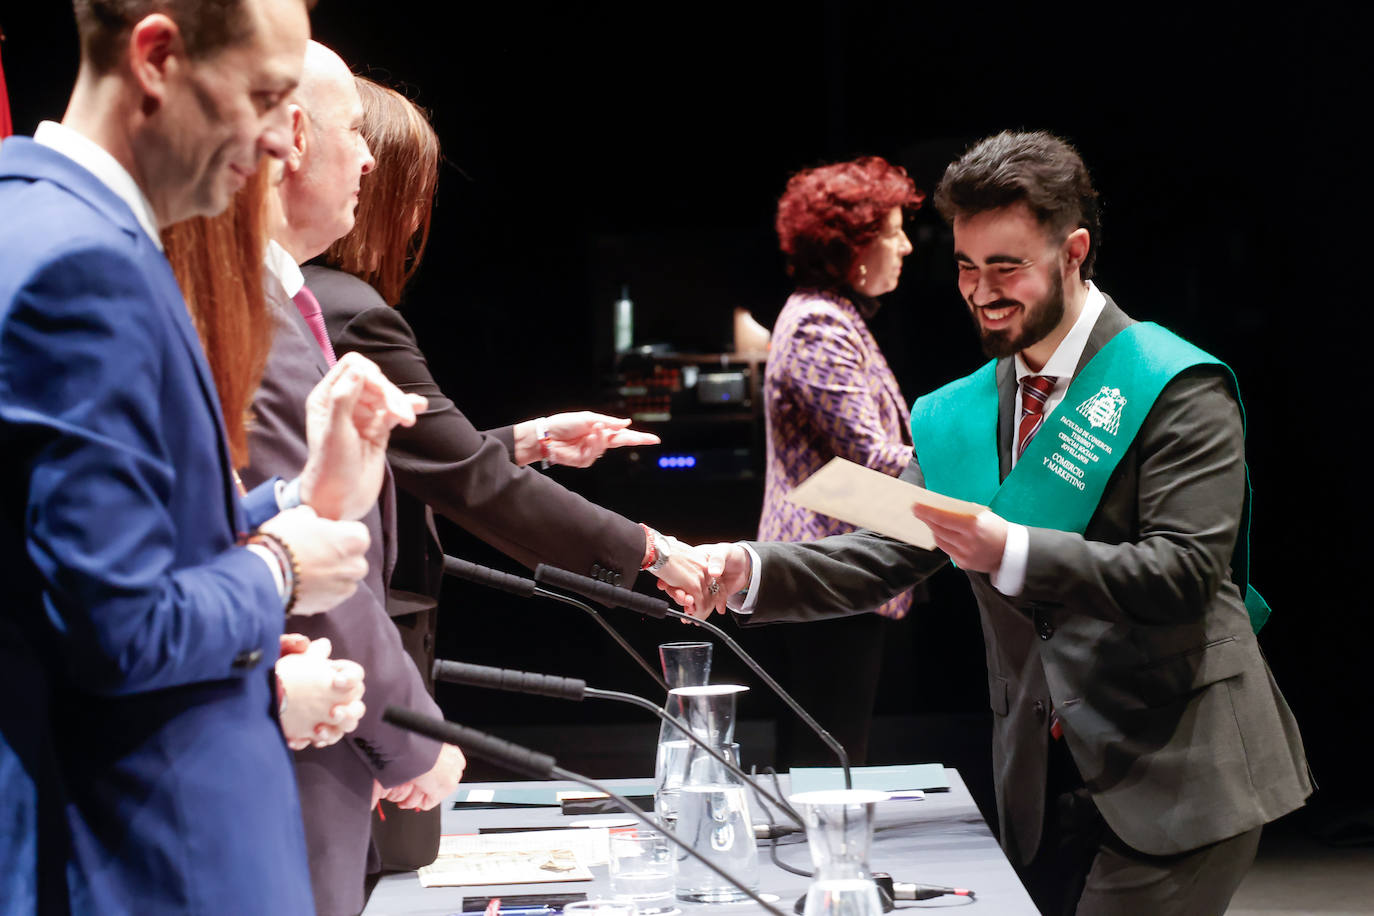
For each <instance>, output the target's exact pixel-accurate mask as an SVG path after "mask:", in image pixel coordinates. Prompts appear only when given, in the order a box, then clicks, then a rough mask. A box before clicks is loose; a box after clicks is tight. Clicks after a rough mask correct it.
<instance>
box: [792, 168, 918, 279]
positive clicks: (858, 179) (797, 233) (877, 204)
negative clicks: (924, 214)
mask: <svg viewBox="0 0 1374 916" xmlns="http://www.w3.org/2000/svg"><path fill="white" fill-rule="evenodd" d="M925 198H926V196H925V194H923V193H922V192H920V191H918V190H916V183H915V182H913V181H912V180H911V178H910V177H909V176H908V175H907V173H906V169H904V168H902V167H901V166H898V165H892V164H891V163H889V162H888V161H887V160H886V159H884V158H882V157H881V156H863V157H861V158H859V159H854V160H852V161H850V162H836V163H833V164H831V165H822V166H819V167H817V168H814V169H805V170H803V171H800V172H798V173H797V174H795V175H793V176H792V178H791V179H790V180H789V181H788V182H787V190H785V191H783V193H782V197H781V198H780V199H779V200H778V218H777V223H776V225H777V229H778V244H779V246H780V247H781V248H782V251H783V253H784V254H786V255H787V272H788V273H789V274H791V275H792V277H793V278H794V279H795V280H796V281H797V285H798V286H802V287H814V288H817V289H847V288H848V287H849V273H850V270H851V269H852V268H853V266H854V261H855V259H856V258H857V257H858V255H859V252H860V251H862V250H863V248H864V246H865V245H867V244H868V243H869V242H871V241H873V240H874V239H875V238H877V237H878V233H879V232H880V231H881V230H882V225H883V220H884V219H886V218H887V215H888V214H889V213H891V212H892V208H893V207H901V208H902V209H904V210H914V209H916V208H917V207H919V206H920V205H921V201H923V200H925Z"/></svg>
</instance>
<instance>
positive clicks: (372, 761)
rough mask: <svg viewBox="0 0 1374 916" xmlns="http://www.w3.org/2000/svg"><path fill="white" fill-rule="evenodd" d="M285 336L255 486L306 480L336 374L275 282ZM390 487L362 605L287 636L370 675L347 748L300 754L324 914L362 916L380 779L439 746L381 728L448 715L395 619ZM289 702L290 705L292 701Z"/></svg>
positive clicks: (275, 353) (261, 422)
mask: <svg viewBox="0 0 1374 916" xmlns="http://www.w3.org/2000/svg"><path fill="white" fill-rule="evenodd" d="M268 287H269V295H268V299H269V301H270V303H271V305H272V313H273V317H274V320H275V322H276V336H275V338H274V340H273V343H272V352H271V354H270V355H269V356H268V359H267V367H266V369H265V371H264V373H263V380H262V386H261V387H260V388H259V389H258V393H257V396H256V397H255V398H254V400H253V423H252V426H251V430H250V437H249V447H250V452H249V453H250V456H251V462H252V463H251V466H250V467H249V468H248V470H247V471H245V473H244V479H245V481H256V480H258V479H261V478H266V477H271V476H286V475H288V474H290V475H294V474H297V473H299V471H300V469H301V468H302V467H303V466H304V465H305V459H306V456H307V453H308V449H307V446H306V439H305V399H306V396H307V395H308V394H309V393H310V391H311V389H312V388H314V386H315V384H316V383H317V382H319V380H320V379H321V378H322V377H323V376H324V374H325V373H326V372H327V371H328V365H327V364H326V363H325V361H324V356H323V354H322V353H321V352H320V348H319V345H318V344H317V343H316V342H315V338H314V337H313V336H312V335H311V333H310V329H309V328H308V327H307V326H306V324H305V321H304V320H303V319H302V318H301V316H300V313H299V312H298V311H297V310H296V307H295V305H293V304H292V303H291V301H290V300H289V299H287V298H286V295H285V293H284V292H282V291H281V287H280V286H279V285H278V284H277V283H276V282H275V281H274V280H270V279H269V281H268ZM389 489H390V481H388V482H387V485H386V487H384V493H383V500H382V503H381V505H379V506H376V507H374V508H373V509H372V510H371V511H370V512H369V513H368V514H367V515H366V516H365V517H364V518H363V519H362V521H363V523H364V524H366V525H367V528H368V533H369V534H370V535H371V537H372V543H371V546H370V548H369V550H368V554H367V563H368V575H367V578H366V579H365V580H364V581H363V583H362V584H360V585H359V587H358V591H357V592H356V593H354V595H353V597H351V598H349V599H348V600H347V601H345V602H343V603H342V604H340V605H339V606H338V607H336V608H334V609H332V610H330V611H328V612H327V613H324V614H317V615H315V616H312V617H291V618H290V619H288V621H287V629H288V630H289V631H292V632H297V633H304V634H305V635H307V636H309V637H310V638H311V639H318V638H319V637H322V636H327V637H329V639H330V641H331V642H332V643H333V646H334V656H335V657H336V658H348V659H352V660H354V661H356V662H358V663H359V664H361V665H362V666H363V668H364V670H365V671H366V677H367V689H366V694H365V695H364V697H363V702H364V703H366V704H367V714H366V715H365V716H364V717H363V720H362V722H361V723H360V724H359V726H358V729H357V731H355V732H353V733H352V734H351V735H348V736H346V737H345V738H344V739H343V740H341V741H339V742H338V743H337V744H335V745H333V746H331V747H327V748H323V749H319V750H317V749H315V748H308V749H306V750H303V751H298V752H296V773H297V782H298V785H299V787H300V794H301V809H302V812H303V814H304V816H305V833H306V844H307V846H308V848H309V852H310V873H311V879H312V882H313V884H314V887H315V906H316V910H317V911H318V914H319V916H335V914H354V913H358V912H360V911H361V910H362V908H363V882H364V878H365V877H366V874H367V855H368V846H369V835H370V831H371V826H370V825H371V818H372V813H371V804H370V803H371V800H372V781H373V780H374V779H376V780H377V781H378V782H380V783H381V784H382V785H383V786H386V787H388V788H389V787H391V786H396V785H399V784H401V783H403V782H406V781H408V780H411V779H414V778H415V777H416V776H419V775H421V774H422V773H425V772H427V771H428V770H429V769H430V768H431V767H433V766H434V762H435V760H436V759H437V758H438V755H439V745H438V744H437V743H435V742H433V741H430V740H429V739H427V738H421V737H419V736H418V735H414V734H411V733H410V732H406V731H402V730H401V729H398V728H396V727H394V726H391V725H387V724H386V723H384V722H382V721H381V714H382V711H383V710H385V709H386V707H387V706H388V705H391V704H395V705H398V706H405V707H407V708H410V709H414V710H417V711H419V712H422V713H424V714H425V715H432V716H438V715H439V714H440V713H439V708H438V706H437V705H435V703H434V701H433V699H431V698H430V696H429V692H428V691H427V690H426V688H425V682H424V680H423V679H422V678H421V676H420V672H419V671H418V670H417V669H416V667H415V664H414V663H413V662H412V661H411V659H410V658H409V657H408V656H407V655H406V653H405V651H404V649H403V648H402V646H401V640H400V637H399V636H398V634H397V632H396V628H395V627H393V626H392V625H391V621H390V619H389V617H388V616H387V613H386V606H385V600H386V599H385V595H386V585H385V583H386V577H387V575H388V573H389V572H390V567H391V563H390V561H389V559H388V552H390V553H391V554H392V555H394V550H393V551H389V546H390V544H391V542H392V536H391V534H390V532H389V530H388V527H387V525H386V524H385V523H384V520H383V516H382V506H383V505H386V504H387V503H389V501H390V492H389ZM287 700H288V702H289V701H290V698H289V697H288V698H287Z"/></svg>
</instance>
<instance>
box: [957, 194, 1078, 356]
mask: <svg viewBox="0 0 1374 916" xmlns="http://www.w3.org/2000/svg"><path fill="white" fill-rule="evenodd" d="M1080 235H1081V236H1082V238H1081V239H1080V238H1079V236H1080ZM1085 240H1086V233H1085V232H1084V230H1081V229H1080V230H1077V231H1076V232H1075V233H1072V234H1071V235H1070V237H1069V238H1068V239H1065V240H1063V241H1060V240H1059V239H1057V238H1055V237H1054V236H1053V235H1051V234H1050V233H1049V232H1048V231H1047V230H1046V229H1045V228H1044V227H1043V226H1041V225H1040V223H1039V221H1037V220H1036V218H1035V216H1034V215H1033V214H1032V213H1031V211H1030V209H1029V208H1028V207H1027V206H1026V205H1025V204H1020V203H1018V204H1014V205H1012V206H1010V207H1004V208H1002V209H999V210H986V211H983V212H981V213H976V214H972V215H970V216H956V217H955V219H954V259H955V262H956V263H957V265H958V270H959V294H960V295H961V296H963V297H964V301H965V302H966V303H967V304H968V307H969V310H970V312H971V314H972V316H973V321H974V324H975V325H977V328H978V334H979V337H980V338H981V340H982V344H983V352H984V353H986V354H987V355H988V356H992V357H997V358H1001V357H1004V356H1011V355H1012V354H1013V353H1017V352H1021V351H1023V350H1027V349H1029V348H1032V347H1034V346H1035V345H1036V344H1039V343H1041V342H1044V341H1055V342H1056V343H1057V340H1056V338H1059V339H1062V337H1063V334H1064V333H1065V332H1066V331H1067V330H1068V325H1069V324H1070V322H1067V321H1066V320H1065V319H1066V314H1065V308H1064V275H1065V271H1066V270H1067V269H1069V268H1070V267H1072V268H1073V269H1074V270H1075V271H1076V270H1077V264H1076V261H1075V260H1074V259H1073V257H1072V256H1071V255H1070V254H1069V251H1070V249H1074V250H1076V249H1077V248H1078V247H1079V246H1080V244H1085ZM1051 352H1053V348H1051Z"/></svg>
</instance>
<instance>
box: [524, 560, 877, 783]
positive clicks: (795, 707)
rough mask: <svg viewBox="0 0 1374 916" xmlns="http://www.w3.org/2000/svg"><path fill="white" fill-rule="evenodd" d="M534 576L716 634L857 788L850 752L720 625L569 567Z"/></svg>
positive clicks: (547, 569)
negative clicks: (776, 697) (799, 722)
mask: <svg viewBox="0 0 1374 916" xmlns="http://www.w3.org/2000/svg"><path fill="white" fill-rule="evenodd" d="M534 579H535V581H536V582H538V583H541V584H544V583H547V584H549V585H555V586H557V587H559V588H566V589H567V590H568V591H572V592H577V593H578V594H579V595H583V596H584V597H587V598H590V599H592V600H593V601H595V602H597V603H598V604H602V605H605V606H607V607H623V608H628V609H629V610H632V611H637V612H639V613H641V614H646V615H648V616H650V617H676V618H678V619H679V620H686V621H690V622H691V623H694V624H696V625H697V626H699V627H704V628H705V629H706V630H708V631H710V632H711V633H714V634H715V635H716V637H717V638H719V639H720V641H721V642H723V643H725V644H726V645H727V646H729V647H730V651H732V652H734V653H735V655H737V656H739V658H740V660H741V661H743V662H744V663H745V664H746V665H748V666H749V670H751V671H753V672H754V673H755V674H756V675H758V677H759V680H761V681H763V682H764V683H765V684H767V685H768V688H769V689H770V690H772V691H773V692H774V693H775V694H777V695H778V697H779V699H781V700H782V701H783V702H784V703H786V704H787V707H788V708H789V709H791V710H792V712H794V713H795V714H796V716H797V718H799V719H801V720H802V722H803V723H805V724H806V727H807V728H809V729H811V730H812V731H813V732H815V733H816V737H818V738H820V739H821V741H822V742H824V743H825V746H826V747H828V748H830V750H831V752H832V753H834V755H835V756H836V757H837V758H838V759H839V761H840V767H841V768H842V769H843V770H844V787H845V788H846V789H852V788H854V779H853V777H852V776H851V775H850V773H849V754H848V753H847V752H846V751H845V749H844V747H843V746H842V745H841V744H840V742H838V741H836V740H835V738H834V737H833V736H832V735H831V734H830V732H828V731H826V730H825V729H824V728H822V727H821V724H820V723H819V722H817V721H816V720H815V719H814V718H812V717H811V714H810V713H808V712H807V711H806V710H805V709H802V707H801V704H800V703H798V702H797V701H796V700H794V699H792V695H791V694H789V693H788V692H787V691H786V690H783V689H782V685H781V684H779V683H778V682H777V681H775V680H773V678H772V677H771V676H769V674H768V672H767V671H764V670H763V668H762V667H761V666H760V665H759V663H758V662H756V661H754V659H753V658H751V657H750V655H749V653H748V652H745V651H744V648H743V647H742V646H740V644H739V643H737V642H735V641H734V640H733V639H731V638H730V636H729V634H727V633H726V632H725V631H724V630H722V629H721V628H720V627H718V626H716V625H715V624H713V623H710V622H709V621H706V620H700V619H698V618H696V617H693V616H692V615H691V614H684V613H683V612H681V611H675V610H673V609H672V608H671V607H669V606H668V602H666V601H664V600H663V599H662V598H651V597H649V596H648V595H641V594H639V593H638V592H632V591H630V590H629V589H626V588H618V587H616V586H614V585H607V584H606V583H605V582H599V581H597V580H596V579H592V578H590V577H588V576H579V575H578V574H577V573H572V572H568V571H567V570H566V569H558V568H556V567H553V566H547V565H545V564H543V563H540V564H539V565H538V566H536V567H535V568H534Z"/></svg>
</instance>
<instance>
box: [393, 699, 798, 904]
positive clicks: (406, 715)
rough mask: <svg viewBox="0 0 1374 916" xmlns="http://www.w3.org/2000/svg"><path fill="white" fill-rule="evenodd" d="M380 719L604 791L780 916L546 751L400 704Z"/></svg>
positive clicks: (539, 775)
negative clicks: (540, 751)
mask: <svg viewBox="0 0 1374 916" xmlns="http://www.w3.org/2000/svg"><path fill="white" fill-rule="evenodd" d="M382 721H383V722H387V723H390V724H391V725H395V726H396V727H397V728H403V729H405V730H406V731H411V732H415V733H416V734H419V735H424V736H425V737H426V738H433V739H434V740H435V741H440V742H442V743H444V744H456V745H458V746H460V747H462V748H463V750H464V751H465V752H466V753H470V754H473V755H475V756H477V757H482V758H484V759H486V760H489V761H491V762H492V763H497V764H500V765H501V766H504V767H507V768H509V769H511V770H514V771H515V772H517V773H524V774H526V775H528V776H533V777H535V778H536V779H566V780H568V781H570V782H575V783H577V784H579V785H583V786H586V787H587V788H589V789H591V790H593V791H595V792H601V793H604V794H605V795H607V796H608V797H610V798H611V799H612V800H614V801H615V802H616V803H617V804H619V805H620V807H621V809H622V810H623V811H624V812H625V813H626V814H628V815H630V816H631V817H633V818H635V819H636V820H638V821H639V822H640V823H642V824H644V825H645V826H646V827H649V828H650V829H652V830H656V831H658V832H659V833H662V834H663V835H664V836H666V837H667V838H668V840H669V841H670V842H672V843H673V844H674V845H675V846H677V847H678V848H679V849H681V850H682V851H683V852H685V853H687V854H688V855H690V856H691V857H692V858H694V859H696V860H697V861H698V862H700V863H701V864H702V865H704V866H706V867H707V868H708V869H710V870H711V871H712V872H714V873H715V874H716V875H717V876H719V877H720V878H721V879H722V880H724V881H725V882H727V883H728V884H729V885H730V886H731V887H734V888H736V889H738V890H739V891H741V892H742V893H744V894H745V895H747V896H748V897H749V899H750V900H753V901H754V902H755V903H757V904H758V905H759V906H761V907H763V908H764V909H765V910H767V911H768V912H769V913H772V914H773V916H783V912H782V910H780V909H778V908H777V907H775V906H774V905H773V904H771V903H769V902H768V901H766V900H764V899H763V898H762V897H760V896H759V895H758V892H756V891H754V890H751V889H750V888H748V887H746V886H745V885H744V884H743V882H741V881H739V880H738V879H736V878H735V877H734V876H733V875H731V874H729V873H728V872H726V871H725V870H724V869H722V868H721V867H720V866H719V865H717V864H716V863H715V862H712V861H711V860H710V859H708V858H706V857H705V856H703V855H702V854H701V853H699V852H697V851H696V850H695V849H693V848H692V847H691V846H690V845H688V844H687V843H684V842H683V841H682V840H681V839H679V838H678V836H677V834H675V833H673V832H672V831H671V830H668V829H666V828H664V827H662V826H660V825H659V824H656V823H654V821H653V819H651V818H650V817H649V816H648V815H646V814H645V813H644V812H643V811H640V810H639V807H638V806H637V805H635V804H634V803H632V802H631V801H630V800H629V799H627V798H623V797H621V796H620V795H618V794H616V793H615V792H612V791H611V790H610V789H608V788H606V787H605V786H603V785H601V784H600V783H597V782H596V781H594V780H592V779H588V778H587V777H586V776H582V775H581V774H579V773H573V772H571V771H570V770H565V769H563V768H562V767H560V766H558V765H557V763H556V762H555V760H554V759H553V758H552V757H550V756H549V755H548V754H540V753H538V752H537V751H532V750H530V749H529V748H525V747H521V746H520V745H518V744H511V743H510V742H509V741H502V740H501V739H500V738H497V737H495V736H494V735H488V734H487V733H486V732H479V731H476V730H474V729H471V728H465V727H463V726H461V725H457V724H455V723H453V722H446V721H445V720H443V719H435V718H432V717H430V716H425V715H421V714H420V713H418V712H415V711H414V710H410V709H406V708H405V707H403V706H388V707H387V708H386V710H385V711H384V712H383V713H382Z"/></svg>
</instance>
